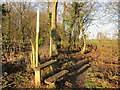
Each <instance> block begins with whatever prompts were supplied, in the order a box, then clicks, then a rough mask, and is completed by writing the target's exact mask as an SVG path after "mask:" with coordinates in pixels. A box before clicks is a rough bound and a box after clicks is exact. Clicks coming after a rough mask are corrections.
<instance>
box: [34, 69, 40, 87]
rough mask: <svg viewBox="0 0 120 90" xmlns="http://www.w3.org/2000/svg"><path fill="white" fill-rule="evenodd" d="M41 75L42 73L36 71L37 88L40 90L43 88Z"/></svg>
mask: <svg viewBox="0 0 120 90" xmlns="http://www.w3.org/2000/svg"><path fill="white" fill-rule="evenodd" d="M40 77H41V75H40V71H35V86H36V88H39V87H40V86H41V78H40Z"/></svg>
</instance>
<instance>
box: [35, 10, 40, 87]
mask: <svg viewBox="0 0 120 90" xmlns="http://www.w3.org/2000/svg"><path fill="white" fill-rule="evenodd" d="M38 39H39V10H37V24H36V65H35V67H38ZM35 85H36V87H40V86H41V76H40V70H35Z"/></svg>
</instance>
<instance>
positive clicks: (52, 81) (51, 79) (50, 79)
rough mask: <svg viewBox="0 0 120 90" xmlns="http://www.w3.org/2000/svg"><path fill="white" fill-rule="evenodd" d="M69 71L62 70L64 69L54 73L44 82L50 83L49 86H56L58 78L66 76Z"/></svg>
mask: <svg viewBox="0 0 120 90" xmlns="http://www.w3.org/2000/svg"><path fill="white" fill-rule="evenodd" d="M68 72H69V71H68V70H62V71H60V72H58V73H56V74H55V75H53V76H51V77H49V78H47V79H45V80H44V82H45V83H46V84H49V86H51V85H52V86H51V87H54V86H55V82H56V81H57V79H59V78H60V77H62V76H64V75H65V74H67V73H68ZM53 85H54V86H53Z"/></svg>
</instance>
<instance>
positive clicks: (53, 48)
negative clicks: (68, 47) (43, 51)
mask: <svg viewBox="0 0 120 90" xmlns="http://www.w3.org/2000/svg"><path fill="white" fill-rule="evenodd" d="M52 4H53V5H52V22H51V31H50V57H51V56H53V55H57V54H58V51H57V45H56V21H57V4H58V2H57V0H53V3H52Z"/></svg>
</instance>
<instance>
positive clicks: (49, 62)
mask: <svg viewBox="0 0 120 90" xmlns="http://www.w3.org/2000/svg"><path fill="white" fill-rule="evenodd" d="M55 62H57V60H50V61H47V62H45V63H43V64H41V65H40V66H38V67H36V68H35V69H34V70H35V71H36V70H40V69H43V68H45V67H47V66H49V65H51V64H53V63H55Z"/></svg>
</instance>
